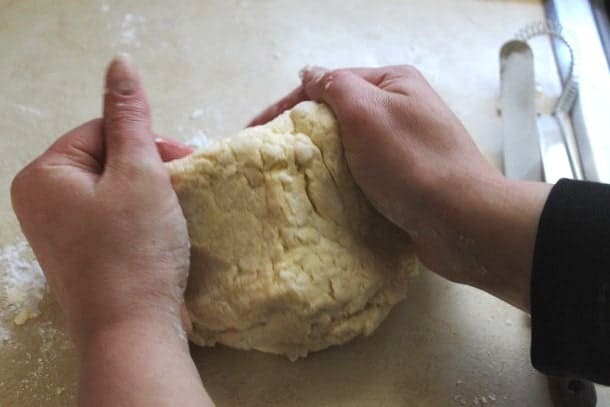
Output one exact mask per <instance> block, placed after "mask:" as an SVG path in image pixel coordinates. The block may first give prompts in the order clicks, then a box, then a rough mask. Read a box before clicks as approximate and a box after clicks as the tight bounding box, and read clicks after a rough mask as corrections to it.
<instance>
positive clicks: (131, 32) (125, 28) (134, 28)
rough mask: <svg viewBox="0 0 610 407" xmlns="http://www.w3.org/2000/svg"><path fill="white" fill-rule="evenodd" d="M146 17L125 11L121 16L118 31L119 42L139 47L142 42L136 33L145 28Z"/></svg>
mask: <svg viewBox="0 0 610 407" xmlns="http://www.w3.org/2000/svg"><path fill="white" fill-rule="evenodd" d="M145 23H146V17H144V16H142V15H138V14H132V13H127V14H125V15H124V16H123V19H122V20H121V24H120V31H119V44H120V45H123V46H129V47H134V48H140V46H141V45H142V43H141V42H140V39H139V37H138V33H140V32H141V31H143V29H144V28H145Z"/></svg>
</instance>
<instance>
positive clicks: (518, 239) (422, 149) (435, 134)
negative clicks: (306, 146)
mask: <svg viewBox="0 0 610 407" xmlns="http://www.w3.org/2000/svg"><path fill="white" fill-rule="evenodd" d="M303 100H316V101H322V102H325V103H326V104H328V105H329V106H330V108H331V109H332V110H333V111H334V113H335V115H336V117H337V120H338V122H339V127H340V129H341V138H342V142H343V146H344V150H345V157H346V160H347V163H348V165H349V167H350V170H351V172H352V175H353V176H354V179H355V180H356V182H357V184H358V185H359V186H360V187H361V188H362V190H363V192H364V194H365V195H366V196H367V198H368V199H369V200H370V201H371V203H372V204H373V205H374V206H375V207H376V209H377V210H379V211H380V212H381V213H382V214H383V215H384V216H386V217H387V218H388V219H390V220H391V221H392V222H394V223H395V224H396V225H398V226H399V227H401V228H402V229H404V230H405V231H407V232H408V233H409V234H410V235H411V237H412V239H413V241H414V244H415V248H416V252H417V255H418V257H419V258H420V260H421V261H422V262H423V263H424V265H426V266H427V267H428V268H430V269H431V270H433V271H435V272H437V273H439V274H441V275H443V276H444V277H446V278H448V279H450V280H452V281H456V282H461V283H467V284H471V285H474V286H477V287H480V288H483V289H485V290H487V291H490V292H492V293H494V294H496V295H499V296H501V297H503V298H504V299H506V300H507V301H509V302H511V303H513V304H516V305H518V306H520V307H521V308H527V295H528V294H527V293H528V291H527V290H528V288H527V287H528V284H529V267H530V264H531V251H532V250H533V244H534V243H533V242H534V240H535V233H536V226H537V216H539V211H540V210H541V207H542V205H543V203H544V199H545V198H546V194H545V191H546V190H544V191H542V192H540V193H537V194H536V193H532V191H531V189H532V188H531V186H527V185H516V184H515V183H513V182H512V181H508V180H507V179H505V178H504V177H503V176H502V174H501V173H500V172H499V171H498V170H497V169H496V168H495V167H493V166H492V165H491V164H490V163H489V162H488V161H487V160H486V159H485V157H484V156H483V155H482V154H481V152H480V151H479V150H478V148H477V147H476V145H475V143H474V142H473V140H472V138H471V137H470V135H469V134H468V132H467V131H466V129H465V128H464V126H463V125H462V123H460V121H459V120H458V118H457V117H456V116H455V114H454V113H453V112H452V111H451V110H450V109H449V108H448V107H447V105H446V104H445V103H444V102H443V101H442V99H441V98H440V97H439V95H438V94H437V93H436V92H435V91H434V90H433V89H432V87H431V86H430V85H429V84H428V82H427V81H426V80H425V79H424V77H423V76H422V75H421V74H420V73H419V72H418V71H417V70H416V69H415V68H413V67H410V66H390V67H384V68H373V69H368V68H350V69H339V70H333V71H329V70H326V69H323V68H309V69H306V70H304V71H303V76H302V84H301V86H299V87H298V88H296V89H295V90H294V91H293V92H292V93H291V94H289V95H288V96H287V97H285V98H283V99H282V100H280V101H279V102H278V103H276V104H274V105H273V106H271V107H270V108H268V109H266V110H265V111H264V112H263V113H261V114H260V115H259V116H257V117H256V118H255V119H254V120H253V121H252V123H251V125H256V124H262V123H265V122H267V121H269V120H271V119H272V118H274V117H275V116H277V115H278V114H279V113H281V112H282V111H283V110H285V109H288V108H290V107H292V106H294V105H296V104H297V103H299V102H301V101H303ZM532 197H533V198H532ZM519 225H522V227H521V228H519V227H518V226H519ZM511 228H513V230H514V233H511ZM516 252H517V254H518V252H521V254H522V257H517V256H515V254H516ZM515 258H518V259H519V260H515ZM521 258H522V259H524V260H523V261H521V260H520V259H521ZM488 269H494V271H496V272H497V273H496V274H493V273H490V274H488V273H487V270H488ZM515 269H518V270H520V271H523V273H522V274H523V276H522V277H520V278H517V277H516V273H514V271H515ZM507 281H508V282H507ZM513 286H514V287H513ZM507 287H510V288H507ZM507 290H508V291H510V292H506V291H507ZM517 297H518V298H517Z"/></svg>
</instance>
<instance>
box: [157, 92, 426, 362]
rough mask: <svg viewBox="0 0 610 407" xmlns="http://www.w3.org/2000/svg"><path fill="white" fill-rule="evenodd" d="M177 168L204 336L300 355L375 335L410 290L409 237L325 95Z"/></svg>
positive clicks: (198, 331)
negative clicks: (372, 183)
mask: <svg viewBox="0 0 610 407" xmlns="http://www.w3.org/2000/svg"><path fill="white" fill-rule="evenodd" d="M168 167H169V169H170V173H171V178H172V183H173V185H174V188H175V190H176V193H177V195H178V198H179V200H180V204H181V206H182V209H183V212H184V215H185V217H186V219H187V222H188V229H189V234H190V239H191V245H192V247H191V269H190V277H189V281H188V285H187V289H186V294H185V299H186V305H187V308H188V310H189V313H190V316H191V319H192V321H193V332H192V334H191V336H190V339H191V340H192V341H193V342H194V343H196V344H199V345H214V344H215V343H222V344H224V345H227V346H231V347H234V348H239V349H257V350H260V351H263V352H270V353H277V354H283V355H286V356H288V357H289V358H290V359H292V360H294V359H297V358H299V357H304V356H306V355H307V353H308V352H310V351H316V350H320V349H323V348H326V347H328V346H331V345H337V344H341V343H344V342H346V341H349V340H350V339H352V338H354V337H356V336H358V335H369V334H370V333H371V332H373V331H374V330H375V329H376V328H377V326H379V324H380V323H381V321H383V319H384V318H385V317H386V316H387V315H388V313H389V312H390V309H391V308H392V307H393V306H394V305H395V304H396V303H398V302H399V301H401V300H402V299H403V298H404V297H405V294H406V288H407V277H408V274H409V273H410V272H411V271H414V270H415V268H416V259H415V257H414V255H413V251H412V245H411V242H410V240H409V238H408V236H407V235H406V234H405V233H404V232H402V231H401V230H400V229H398V228H397V227H395V226H394V225H393V224H391V223H390V222H388V221H386V220H385V219H384V218H383V217H382V216H381V215H379V214H378V213H377V212H376V211H375V210H374V209H373V208H372V206H371V205H370V204H369V203H368V201H367V200H366V199H365V197H364V196H363V194H362V192H361V191H360V190H359V188H358V187H357V186H356V184H355V183H354V180H353V179H352V176H351V174H350V172H349V169H348V167H347V164H346V161H345V159H344V155H343V149H342V145H341V142H340V139H339V133H338V126H337V122H336V121H335V118H334V116H333V114H332V112H331V111H330V110H329V109H328V108H327V107H326V106H325V105H322V104H317V103H313V102H303V103H301V104H299V105H297V106H296V107H294V108H293V109H292V110H290V111H287V112H285V113H283V114H282V115H280V116H279V117H278V118H276V119H275V120H273V121H272V122H270V123H268V124H266V125H264V126H258V127H253V128H248V129H245V130H243V131H241V132H240V133H239V134H237V135H236V136H234V137H231V138H227V139H224V140H222V141H220V142H218V143H217V144H215V145H213V146H210V147H206V148H203V149H201V150H198V151H197V152H195V153H194V154H192V155H190V156H188V157H186V158H183V159H180V160H177V161H174V162H171V163H169V164H168Z"/></svg>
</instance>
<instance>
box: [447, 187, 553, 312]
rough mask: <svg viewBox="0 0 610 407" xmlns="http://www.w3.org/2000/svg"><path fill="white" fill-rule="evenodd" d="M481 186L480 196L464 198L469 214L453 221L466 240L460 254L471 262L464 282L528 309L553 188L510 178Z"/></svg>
mask: <svg viewBox="0 0 610 407" xmlns="http://www.w3.org/2000/svg"><path fill="white" fill-rule="evenodd" d="M477 185H478V188H477V189H475V190H476V191H477V192H476V193H475V194H472V195H471V196H469V194H465V196H464V203H463V204H462V206H463V208H464V212H463V213H461V214H460V216H458V217H456V218H455V219H454V220H453V225H454V228H455V230H459V231H461V235H460V236H467V241H466V242H465V244H463V245H462V247H461V250H463V251H464V253H465V256H467V257H468V258H469V259H472V262H471V264H468V265H467V266H471V267H470V268H469V269H468V270H467V274H466V281H465V283H467V284H469V285H472V286H474V287H477V288H479V289H482V290H484V291H486V292H489V293H491V294H493V295H495V296H497V297H499V298H501V299H503V300H505V301H507V302H509V303H511V304H513V305H515V306H517V307H518V308H521V309H523V310H526V311H529V292H530V277H531V267H532V260H533V256H534V247H535V243H536V235H537V231H538V222H539V219H540V215H541V213H542V210H543V208H544V204H545V202H546V198H547V196H548V193H549V191H550V189H551V187H552V186H551V185H549V184H544V183H541V182H528V181H516V180H509V179H507V178H505V177H498V178H492V179H481V180H479V181H478V182H477ZM464 240H466V239H463V240H462V242H464Z"/></svg>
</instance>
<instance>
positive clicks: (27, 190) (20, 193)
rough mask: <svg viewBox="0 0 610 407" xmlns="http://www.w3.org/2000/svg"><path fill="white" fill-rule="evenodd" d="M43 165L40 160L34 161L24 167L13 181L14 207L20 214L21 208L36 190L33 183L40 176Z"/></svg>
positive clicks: (12, 198) (11, 191) (12, 199)
mask: <svg viewBox="0 0 610 407" xmlns="http://www.w3.org/2000/svg"><path fill="white" fill-rule="evenodd" d="M40 172H41V166H40V164H39V162H38V161H33V162H32V163H30V164H28V165H27V166H26V167H25V168H23V169H22V170H21V171H19V173H17V175H15V178H13V180H12V181H11V186H10V194H11V201H12V204H13V209H14V210H15V212H16V213H17V215H19V213H20V212H21V211H20V209H21V208H22V207H23V205H24V204H25V203H27V202H28V200H30V199H31V193H32V192H33V191H35V190H36V189H35V188H34V186H33V184H34V182H35V181H36V180H38V179H39V178H40Z"/></svg>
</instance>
